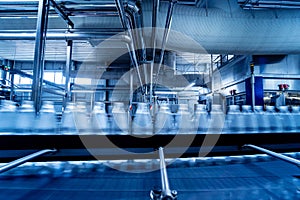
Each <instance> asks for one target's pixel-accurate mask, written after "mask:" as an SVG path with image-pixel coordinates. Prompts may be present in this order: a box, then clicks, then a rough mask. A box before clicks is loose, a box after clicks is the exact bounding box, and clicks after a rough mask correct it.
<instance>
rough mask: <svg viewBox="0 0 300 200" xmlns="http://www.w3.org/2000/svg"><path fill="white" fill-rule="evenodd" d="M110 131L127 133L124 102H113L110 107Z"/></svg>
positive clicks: (127, 122) (126, 115) (126, 116)
mask: <svg viewBox="0 0 300 200" xmlns="http://www.w3.org/2000/svg"><path fill="white" fill-rule="evenodd" d="M111 124H112V127H111V128H112V131H113V134H123V135H124V134H128V131H129V115H128V112H126V111H125V108H124V103H121V102H115V103H114V104H113V108H112V123H111Z"/></svg>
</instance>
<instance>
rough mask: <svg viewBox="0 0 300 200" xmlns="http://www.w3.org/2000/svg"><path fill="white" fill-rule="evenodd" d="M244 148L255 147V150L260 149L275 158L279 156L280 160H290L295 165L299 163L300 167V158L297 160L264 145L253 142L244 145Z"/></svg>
mask: <svg viewBox="0 0 300 200" xmlns="http://www.w3.org/2000/svg"><path fill="white" fill-rule="evenodd" d="M243 148H251V149H255V150H258V151H261V152H263V153H265V154H268V155H270V156H273V157H275V158H278V159H280V160H283V161H285V162H289V163H291V164H294V165H297V166H298V167H300V161H299V160H296V159H294V158H291V157H288V156H285V155H282V154H280V153H276V152H273V151H270V150H268V149H264V148H262V147H258V146H256V145H252V144H245V145H244V146H243Z"/></svg>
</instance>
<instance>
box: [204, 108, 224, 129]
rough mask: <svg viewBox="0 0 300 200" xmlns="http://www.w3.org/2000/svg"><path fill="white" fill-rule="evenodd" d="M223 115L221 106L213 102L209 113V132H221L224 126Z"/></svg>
mask: <svg viewBox="0 0 300 200" xmlns="http://www.w3.org/2000/svg"><path fill="white" fill-rule="evenodd" d="M224 122H225V115H224V113H223V112H222V106H221V105H217V104H213V105H212V106H211V111H210V113H209V129H208V132H209V133H215V134H218V133H221V132H222V130H223V127H224Z"/></svg>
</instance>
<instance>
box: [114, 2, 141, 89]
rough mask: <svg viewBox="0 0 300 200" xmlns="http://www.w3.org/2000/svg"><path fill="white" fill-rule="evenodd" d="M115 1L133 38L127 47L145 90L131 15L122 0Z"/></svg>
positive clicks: (122, 22) (123, 22) (122, 20)
mask: <svg viewBox="0 0 300 200" xmlns="http://www.w3.org/2000/svg"><path fill="white" fill-rule="evenodd" d="M115 1H116V5H117V9H118V12H119V15H120V20H121V24H122V26H123V28H124V29H125V30H126V31H127V32H128V35H129V38H130V39H131V42H130V43H127V48H128V50H129V55H130V58H131V60H132V62H133V65H134V66H135V67H136V70H137V74H138V79H139V82H140V85H141V88H142V91H144V90H143V82H142V78H141V74H140V71H139V65H138V62H137V57H136V52H135V48H134V43H133V35H132V31H131V29H132V27H131V26H132V25H130V23H132V21H131V19H130V17H128V15H127V16H126V13H125V10H124V5H123V2H122V0H115Z"/></svg>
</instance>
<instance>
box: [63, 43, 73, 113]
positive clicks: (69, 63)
mask: <svg viewBox="0 0 300 200" xmlns="http://www.w3.org/2000/svg"><path fill="white" fill-rule="evenodd" d="M72 50H73V41H72V40H68V41H67V59H66V68H65V77H66V82H65V93H66V94H65V96H64V102H63V103H64V104H63V106H64V109H65V108H66V104H67V101H68V99H69V96H70V90H71V88H70V70H71V68H72Z"/></svg>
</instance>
